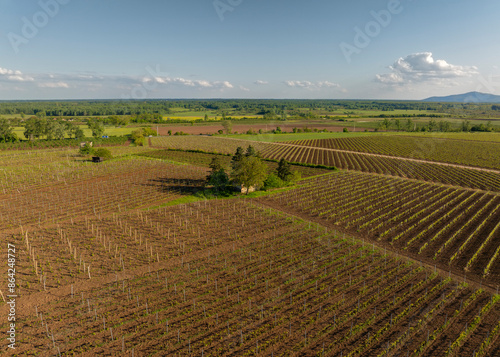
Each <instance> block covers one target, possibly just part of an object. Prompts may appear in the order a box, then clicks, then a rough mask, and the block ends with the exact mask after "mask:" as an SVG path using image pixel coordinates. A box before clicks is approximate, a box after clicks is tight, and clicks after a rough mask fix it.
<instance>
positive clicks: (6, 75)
mask: <svg viewBox="0 0 500 357" xmlns="http://www.w3.org/2000/svg"><path fill="white" fill-rule="evenodd" d="M0 79H3V80H7V81H12V82H26V81H28V82H30V81H33V80H34V78H33V77H31V76H28V75H24V74H23V73H22V72H21V71H17V70H12V69H6V68H1V67H0Z"/></svg>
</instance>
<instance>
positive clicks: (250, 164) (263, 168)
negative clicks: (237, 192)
mask: <svg viewBox="0 0 500 357" xmlns="http://www.w3.org/2000/svg"><path fill="white" fill-rule="evenodd" d="M266 177H267V165H266V164H265V163H264V162H262V160H261V159H259V158H258V157H256V156H244V157H243V158H242V159H241V161H240V163H239V165H238V168H237V169H236V170H235V171H233V172H232V173H231V178H232V179H233V181H234V182H235V183H236V184H238V185H241V188H247V194H248V191H249V188H250V187H260V186H262V184H263V183H264V180H265V179H266Z"/></svg>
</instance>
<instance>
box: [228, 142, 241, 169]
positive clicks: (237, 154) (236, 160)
mask: <svg viewBox="0 0 500 357" xmlns="http://www.w3.org/2000/svg"><path fill="white" fill-rule="evenodd" d="M242 159H243V148H242V147H241V146H238V147H237V148H236V152H235V153H234V155H233V157H232V159H231V169H232V170H233V171H236V170H237V169H238V167H239V165H240V162H241V160H242Z"/></svg>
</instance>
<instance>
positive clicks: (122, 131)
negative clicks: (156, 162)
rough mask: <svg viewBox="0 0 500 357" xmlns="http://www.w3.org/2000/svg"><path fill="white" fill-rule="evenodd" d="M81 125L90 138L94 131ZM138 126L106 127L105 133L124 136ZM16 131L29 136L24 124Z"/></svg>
mask: <svg viewBox="0 0 500 357" xmlns="http://www.w3.org/2000/svg"><path fill="white" fill-rule="evenodd" d="M142 126H148V127H149V126H150V125H142ZM79 127H80V128H81V129H82V130H83V134H84V135H85V137H87V138H90V137H92V131H91V130H90V129H89V128H88V127H87V125H79ZM136 129H137V127H125V128H116V127H105V128H104V135H108V136H124V135H128V134H131V133H132V131H134V130H136ZM14 133H15V134H16V135H17V136H18V137H19V139H21V140H27V138H26V137H25V136H24V127H22V126H16V127H14ZM66 137H68V136H66Z"/></svg>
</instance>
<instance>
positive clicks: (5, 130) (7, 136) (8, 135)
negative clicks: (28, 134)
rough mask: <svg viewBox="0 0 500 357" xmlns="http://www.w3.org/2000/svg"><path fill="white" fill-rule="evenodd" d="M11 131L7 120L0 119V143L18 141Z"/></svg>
mask: <svg viewBox="0 0 500 357" xmlns="http://www.w3.org/2000/svg"><path fill="white" fill-rule="evenodd" d="M13 130H14V128H13V127H12V125H11V124H10V121H9V120H7V119H0V142H13V141H18V140H19V139H18V137H17V135H16V134H15V133H14V131H13Z"/></svg>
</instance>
